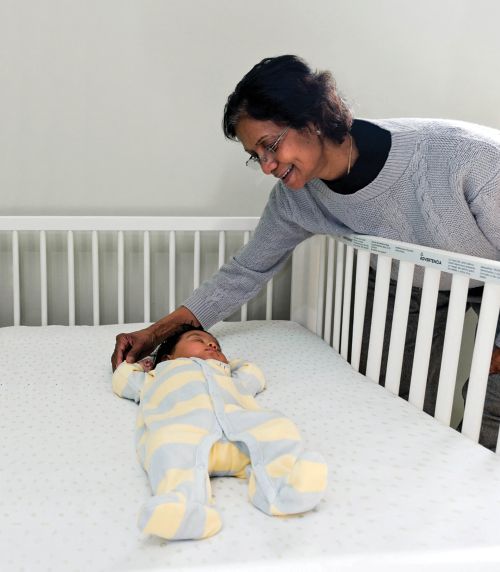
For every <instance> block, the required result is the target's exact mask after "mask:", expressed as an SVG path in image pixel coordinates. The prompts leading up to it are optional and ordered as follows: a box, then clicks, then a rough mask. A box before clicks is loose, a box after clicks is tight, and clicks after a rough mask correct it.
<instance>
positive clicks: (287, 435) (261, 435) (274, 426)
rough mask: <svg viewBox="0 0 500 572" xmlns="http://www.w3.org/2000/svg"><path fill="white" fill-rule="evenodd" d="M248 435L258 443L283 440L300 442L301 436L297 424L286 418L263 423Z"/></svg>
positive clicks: (249, 431) (250, 430)
mask: <svg viewBox="0 0 500 572" xmlns="http://www.w3.org/2000/svg"><path fill="white" fill-rule="evenodd" d="M248 433H249V434H250V435H252V436H253V437H255V438H256V439H257V441H280V440H282V439H287V440H291V441H300V434H299V431H298V429H297V427H296V426H295V423H293V422H292V421H290V419H287V418H286V417H277V418H275V419H271V420H270V421H266V422H265V423H261V424H260V425H257V427H254V428H253V429H249V430H248Z"/></svg>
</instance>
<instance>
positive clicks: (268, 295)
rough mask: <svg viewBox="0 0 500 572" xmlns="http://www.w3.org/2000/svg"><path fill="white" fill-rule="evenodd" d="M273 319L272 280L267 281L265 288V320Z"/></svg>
mask: <svg viewBox="0 0 500 572" xmlns="http://www.w3.org/2000/svg"><path fill="white" fill-rule="evenodd" d="M272 319H273V279H272V278H271V280H269V282H268V283H267V287H266V320H272Z"/></svg>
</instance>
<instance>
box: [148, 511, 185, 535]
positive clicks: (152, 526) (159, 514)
mask: <svg viewBox="0 0 500 572" xmlns="http://www.w3.org/2000/svg"><path fill="white" fill-rule="evenodd" d="M185 512H186V505H185V503H183V502H169V503H165V504H160V505H158V506H157V507H156V508H155V510H154V512H153V514H152V515H151V517H150V518H149V520H148V522H147V524H146V526H145V527H144V529H143V530H144V532H145V533H146V534H155V535H157V536H161V537H162V538H173V537H174V536H175V533H176V532H177V530H178V529H179V525H180V524H181V522H182V519H183V518H184V513H185Z"/></svg>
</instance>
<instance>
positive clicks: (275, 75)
mask: <svg viewBox="0 0 500 572" xmlns="http://www.w3.org/2000/svg"><path fill="white" fill-rule="evenodd" d="M245 116H248V117H251V118H252V119H258V120H261V121H266V120H270V121H274V122H275V123H277V124H279V125H285V126H290V127H292V128H293V129H303V128H304V127H306V126H307V125H308V124H311V123H312V124H313V125H314V126H315V127H317V128H318V129H320V130H321V132H322V134H323V135H324V136H325V137H327V138H329V139H332V140H334V141H337V142H338V143H342V141H343V140H344V138H345V136H346V135H347V133H348V132H349V131H350V129H351V125H352V113H351V111H350V109H349V107H348V105H347V104H346V103H345V101H344V100H343V99H342V97H341V96H340V94H339V93H338V91H337V87H336V85H335V80H334V79H333V76H332V74H331V73H330V72H328V71H313V70H312V69H311V68H310V67H309V66H308V65H307V64H306V62H305V61H304V60H302V59H301V58H299V57H297V56H291V55H287V56H278V57H275V58H265V59H263V60H262V61H261V62H260V63H258V64H257V65H256V66H254V67H253V68H252V69H251V70H250V71H249V72H248V73H247V74H246V75H245V76H244V77H243V79H242V80H241V81H240V82H239V83H238V85H237V86H236V89H235V90H234V91H233V93H232V94H231V95H230V96H229V97H228V99H227V103H226V106H225V107H224V117H223V121H222V128H223V130H224V135H225V136H226V137H227V138H228V139H232V140H236V125H237V123H238V121H239V120H240V119H241V118H242V117H245Z"/></svg>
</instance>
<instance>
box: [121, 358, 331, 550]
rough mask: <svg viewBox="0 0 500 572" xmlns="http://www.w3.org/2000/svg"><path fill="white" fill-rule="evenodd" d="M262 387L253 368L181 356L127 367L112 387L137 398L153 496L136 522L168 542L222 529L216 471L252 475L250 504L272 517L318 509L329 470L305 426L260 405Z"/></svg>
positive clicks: (141, 445)
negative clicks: (307, 444)
mask: <svg viewBox="0 0 500 572" xmlns="http://www.w3.org/2000/svg"><path fill="white" fill-rule="evenodd" d="M264 387H265V380H264V376H263V374H262V372H261V370H260V369H259V368H258V367H257V366H256V365H254V364H251V363H248V362H244V361H242V360H232V361H231V362H230V363H229V364H224V363H222V362H220V361H217V360H213V359H210V360H202V359H199V358H177V359H175V360H172V361H165V362H161V363H160V364H158V365H157V367H156V369H155V370H152V371H150V372H149V373H144V372H143V371H142V368H141V366H140V365H137V364H127V363H122V364H121V365H120V366H119V367H118V369H117V370H116V371H115V373H114V375H113V390H114V392H115V393H116V394H118V395H119V396H120V397H126V398H128V399H133V400H135V401H136V402H139V403H140V405H139V412H138V417H137V433H136V440H137V451H138V455H139V458H140V461H141V463H142V465H143V467H144V468H145V470H146V472H147V474H148V476H149V480H150V483H151V488H152V490H153V494H154V496H152V497H151V498H150V499H149V500H148V501H146V503H145V504H144V506H143V508H142V509H141V512H140V514H139V527H140V528H141V529H142V530H143V531H144V532H146V533H149V534H154V535H157V536H161V537H162V538H167V539H175V540H179V539H193V538H206V537H208V536H211V535H213V534H215V533H217V532H218V531H219V530H220V528H221V520H220V516H219V513H218V512H217V510H216V509H215V508H214V507H213V504H212V494H211V487H210V476H236V477H245V476H248V478H249V484H248V491H249V496H250V499H251V501H252V502H253V504H254V505H255V506H256V507H257V508H259V509H260V510H262V511H263V512H265V513H266V514H270V515H287V514H295V513H301V512H305V511H307V510H310V509H312V508H313V507H314V506H316V505H317V504H318V502H319V501H320V500H321V498H322V496H323V493H324V490H325V488H326V481H327V467H326V465H325V462H324V460H323V458H322V457H321V455H319V454H318V453H307V452H305V451H304V450H303V446H302V440H301V437H300V435H299V432H298V430H297V428H296V426H295V425H294V423H292V421H290V420H289V419H287V418H286V417H284V416H283V415H281V414H280V413H277V412H273V411H267V410H264V409H261V408H260V407H259V405H258V404H257V402H256V401H255V399H254V395H255V394H257V393H258V392H259V391H262V390H263V389H264Z"/></svg>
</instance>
